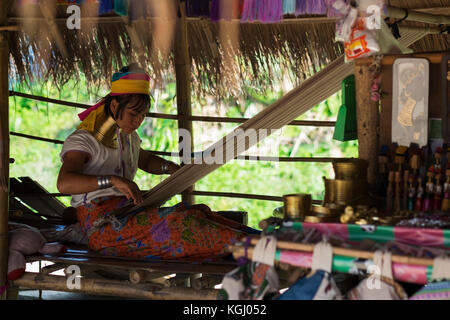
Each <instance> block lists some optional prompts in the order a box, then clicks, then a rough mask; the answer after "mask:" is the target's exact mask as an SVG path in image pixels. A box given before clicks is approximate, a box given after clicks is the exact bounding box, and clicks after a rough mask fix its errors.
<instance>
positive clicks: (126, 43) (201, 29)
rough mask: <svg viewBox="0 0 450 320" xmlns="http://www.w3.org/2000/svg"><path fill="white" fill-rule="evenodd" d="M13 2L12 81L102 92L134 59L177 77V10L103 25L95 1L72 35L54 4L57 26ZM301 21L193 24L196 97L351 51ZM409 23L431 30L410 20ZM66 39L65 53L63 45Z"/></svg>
mask: <svg viewBox="0 0 450 320" xmlns="http://www.w3.org/2000/svg"><path fill="white" fill-rule="evenodd" d="M12 2H13V5H12V6H11V9H10V11H9V14H8V17H9V19H8V22H9V24H11V25H18V26H19V30H18V31H12V32H8V34H7V36H8V40H9V46H10V52H11V72H10V75H11V76H16V77H18V79H19V80H20V81H21V82H22V83H25V84H30V83H31V82H32V81H33V80H37V81H41V80H51V81H53V82H54V84H55V85H57V86H60V85H63V84H64V83H65V82H66V81H68V79H70V78H72V77H75V78H76V77H79V76H80V75H81V74H84V75H85V76H86V79H87V81H88V82H89V83H90V84H92V85H95V86H96V87H98V85H102V84H106V85H107V84H108V83H109V79H110V77H111V72H112V71H113V70H116V69H118V68H119V67H121V66H123V65H126V64H128V63H130V62H132V61H138V62H139V63H140V64H141V65H143V66H144V67H145V68H146V69H147V70H148V71H149V73H150V74H151V75H152V77H153V80H154V81H155V84H161V83H162V82H163V79H170V78H172V79H173V77H174V58H173V57H174V53H173V49H174V41H175V40H174V39H175V36H174V26H175V21H176V20H175V19H173V18H174V17H175V16H176V13H175V11H174V13H170V14H169V15H167V16H166V17H165V18H163V19H161V18H160V17H159V18H158V17H154V16H153V17H149V18H147V19H140V20H135V21H133V22H132V23H131V24H128V23H127V19H126V18H124V17H119V16H109V17H102V19H97V8H96V7H95V6H96V5H95V4H92V3H87V4H85V5H84V6H83V7H82V25H81V30H69V29H68V28H67V26H66V19H67V17H68V16H69V15H68V14H67V13H66V8H67V7H66V6H61V5H53V9H52V16H53V17H54V20H50V19H49V18H48V17H46V16H44V15H43V12H42V11H41V9H40V8H39V6H37V5H29V6H26V10H24V8H25V7H23V6H18V4H17V1H12ZM48 2H49V3H50V2H53V1H48ZM389 4H390V5H392V6H396V7H403V8H410V9H415V8H421V9H422V8H444V11H442V12H444V13H445V14H448V10H446V11H445V8H447V9H448V8H449V7H450V0H428V1H422V0H391V1H389ZM299 18H308V17H297V18H296V19H291V20H288V19H285V20H283V22H281V23H273V24H262V23H239V22H238V21H234V22H227V23H225V22H221V23H217V22H211V21H210V20H209V19H200V18H188V19H187V26H188V41H189V44H190V56H191V64H192V69H191V70H192V73H191V75H192V84H193V90H194V93H195V94H196V95H198V96H201V95H202V94H203V93H204V92H208V93H214V94H216V95H218V96H221V97H223V96H227V95H229V94H231V95H235V94H239V93H241V92H242V91H243V90H242V89H243V87H244V86H247V87H251V88H254V89H256V90H260V89H261V90H263V89H264V88H267V87H268V86H270V85H271V84H272V82H274V80H281V79H283V78H285V77H286V75H288V76H289V78H290V80H291V81H292V82H293V83H294V84H298V83H299V82H301V81H302V80H303V79H305V78H307V77H309V76H310V75H311V74H313V73H314V72H315V71H317V70H319V69H321V68H322V67H323V66H324V65H326V64H328V63H329V62H330V61H332V60H334V59H335V58H336V57H338V56H339V55H341V54H342V53H343V47H342V45H341V44H340V43H335V42H334V29H335V22H334V21H333V20H332V19H329V18H326V17H323V18H320V17H319V18H320V19H317V17H314V18H315V19H299ZM53 22H54V24H53ZM402 25H414V26H422V25H424V24H421V23H410V22H406V21H405V22H402ZM55 30H57V31H56V32H55ZM230 30H231V32H230ZM233 30H234V31H233ZM236 31H238V32H237V33H236ZM58 33H59V34H60V36H61V39H62V43H63V48H65V49H62V48H61V45H60V46H58V45H57V44H58V43H57V41H55V39H57V34H58ZM236 35H238V36H237V37H236ZM224 39H228V40H229V41H226V42H225V41H224ZM171 40H173V41H171ZM449 48H450V36H449V35H428V36H426V37H425V38H423V39H422V40H420V41H418V42H417V43H416V44H414V45H413V47H412V49H414V50H415V51H416V52H425V51H444V50H449ZM64 50H66V52H67V55H66V56H64Z"/></svg>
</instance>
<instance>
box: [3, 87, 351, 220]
mask: <svg viewBox="0 0 450 320" xmlns="http://www.w3.org/2000/svg"><path fill="white" fill-rule="evenodd" d="M81 80H82V81H81V82H79V83H76V82H74V81H71V82H69V83H67V85H66V86H65V88H63V90H58V89H56V88H53V87H51V86H50V85H49V84H46V87H45V88H44V87H41V88H33V91H32V92H30V91H28V93H31V94H35V95H40V96H46V97H51V98H56V99H61V100H66V101H72V102H88V103H87V104H88V105H91V104H94V103H95V102H96V101H98V99H99V98H100V97H102V96H103V95H104V94H106V93H107V92H106V91H105V90H104V89H102V88H99V89H98V91H97V92H96V93H95V94H94V95H93V96H89V94H88V92H87V90H86V89H85V86H83V83H84V82H83V79H81ZM13 90H17V91H21V92H27V91H26V89H24V88H13ZM91 91H92V88H91ZM175 94H176V90H175V83H169V84H167V86H166V87H165V88H164V90H163V91H162V92H156V93H155V94H154V100H155V101H156V104H153V105H152V107H151V110H150V111H151V112H158V113H167V114H176V96H175ZM282 95H283V92H282V91H281V90H279V91H277V92H275V91H271V92H267V93H266V94H260V93H257V92H255V91H252V90H250V89H249V95H248V96H249V98H247V99H244V98H240V99H235V100H229V101H225V102H223V103H222V104H220V105H218V104H217V102H216V101H214V100H213V99H212V98H211V97H202V98H198V99H196V100H194V101H193V106H192V108H193V114H196V115H208V116H211V115H215V116H223V117H237V118H239V117H248V118H250V117H252V116H254V115H255V114H256V113H258V112H260V111H261V110H263V109H264V107H266V106H268V105H270V104H271V103H273V102H274V101H276V100H277V99H279V98H280V97H281V96H282ZM340 99H341V97H340V94H339V93H338V94H336V95H334V96H332V97H330V98H329V99H328V100H326V101H324V102H323V103H321V104H319V105H318V106H316V107H314V108H313V109H311V110H310V111H308V112H307V113H305V114H304V115H302V116H301V117H299V120H305V119H309V120H335V118H336V115H337V113H338V109H339V107H340V104H341V103H340ZM81 111H82V110H81V109H76V108H71V107H64V106H60V105H54V104H51V103H41V102H37V101H33V100H29V99H25V98H20V97H11V98H10V130H11V131H13V132H18V133H25V134H30V135H35V136H40V137H47V138H50V139H57V140H61V141H63V140H64V139H65V138H66V137H67V136H68V135H69V134H70V133H71V132H73V131H74V130H75V129H76V126H77V125H78V124H79V120H78V117H77V114H78V113H79V112H81ZM236 126H237V124H230V123H225V124H224V123H222V124H221V123H205V122H195V123H194V143H195V145H194V151H197V152H198V151H202V150H205V149H206V148H207V147H208V146H209V145H210V144H211V143H213V142H215V141H217V140H218V139H219V138H221V137H223V136H225V135H226V134H227V133H229V132H230V131H231V130H233V129H234V128H235V127H236ZM177 130H178V126H177V122H176V121H173V120H168V119H155V118H147V119H146V120H145V121H144V123H143V124H142V126H141V127H140V128H139V130H138V133H139V135H140V137H141V139H142V147H143V148H144V149H148V150H158V151H167V152H177V151H178V135H177ZM333 130H334V128H314V127H295V126H286V127H284V128H283V129H282V130H280V131H278V132H276V133H274V134H273V135H271V136H270V137H268V138H266V139H265V140H264V141H262V142H261V143H259V144H258V146H257V147H255V148H252V149H250V150H249V151H248V152H246V153H245V154H247V155H264V156H275V157H276V156H279V157H356V156H357V142H356V141H349V142H344V143H342V142H339V141H334V140H332V136H333ZM60 150H61V144H52V143H48V142H41V141H36V140H30V139H25V138H21V137H16V136H11V156H12V157H13V158H15V160H16V162H15V163H14V164H12V165H11V177H21V176H30V177H31V178H32V179H34V180H36V181H38V182H39V183H40V184H41V185H43V186H44V187H45V188H46V189H47V190H49V192H58V191H57V189H56V179H57V175H58V171H59V168H60V165H61V162H60V159H59V152H60ZM167 159H170V160H173V161H178V159H176V158H170V157H167ZM332 174H333V173H332V168H331V164H329V163H307V162H304V163H294V162H256V161H244V160H234V161H232V162H230V163H228V164H226V165H224V166H222V167H221V168H219V169H218V170H216V171H214V172H213V173H211V174H209V175H208V176H206V177H204V178H203V179H201V180H200V181H199V182H198V183H197V184H196V185H195V189H196V190H202V191H217V192H236V193H249V194H255V195H257V194H260V195H269V196H278V197H279V196H282V195H283V194H288V193H300V192H301V193H310V194H312V196H313V198H314V199H322V197H323V191H324V187H323V181H322V176H327V177H332ZM164 178H166V176H159V175H149V174H147V173H144V172H142V171H138V173H137V176H136V179H135V181H136V182H137V184H138V185H139V186H140V188H141V189H142V190H148V189H150V188H152V187H154V186H156V185H157V184H158V183H160V182H161V181H163V180H164ZM60 200H61V201H63V202H64V203H65V204H66V205H69V203H70V199H69V198H67V197H65V198H61V199H60ZM179 201H181V196H179V195H177V196H175V197H173V198H172V199H169V201H167V202H166V204H165V205H174V204H176V203H178V202H179ZM196 201H197V203H205V204H207V205H208V206H210V207H211V209H213V210H217V211H218V210H238V211H247V212H248V213H249V226H251V227H257V225H258V222H259V221H260V220H261V219H263V218H266V217H268V216H271V215H272V211H273V210H274V209H275V208H276V207H279V206H281V205H282V203H281V202H273V201H261V200H249V199H238V198H225V197H204V196H198V197H196Z"/></svg>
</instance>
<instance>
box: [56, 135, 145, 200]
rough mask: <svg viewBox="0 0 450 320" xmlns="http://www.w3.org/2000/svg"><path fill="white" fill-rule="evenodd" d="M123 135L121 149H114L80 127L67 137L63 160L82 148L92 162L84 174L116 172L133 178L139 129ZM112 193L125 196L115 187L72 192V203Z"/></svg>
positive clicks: (61, 155) (109, 173)
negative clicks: (67, 154) (68, 153)
mask: <svg viewBox="0 0 450 320" xmlns="http://www.w3.org/2000/svg"><path fill="white" fill-rule="evenodd" d="M120 135H121V136H122V142H123V143H122V144H119V147H118V148H117V149H112V148H108V147H106V146H104V145H103V144H101V143H100V142H99V141H97V140H96V139H95V138H94V136H92V135H91V133H89V131H86V130H76V131H74V132H73V133H72V134H71V135H70V136H69V137H67V139H66V141H65V142H64V144H63V147H62V150H61V153H60V157H61V162H63V161H64V156H65V154H66V153H67V152H69V151H81V152H85V153H87V154H88V155H89V156H90V159H89V161H88V162H87V163H85V164H84V167H83V171H82V173H83V174H87V175H116V176H122V177H125V178H127V179H129V180H133V179H134V176H135V175H136V171H137V169H138V161H139V150H140V146H141V139H140V138H139V135H138V134H137V133H136V132H133V133H132V134H130V135H127V134H125V133H123V132H121V133H120ZM121 149H122V152H121ZM112 195H119V196H121V195H123V193H122V192H120V191H119V190H118V189H116V188H114V187H111V188H108V189H101V190H95V191H92V192H89V193H86V194H76V195H72V200H71V205H72V206H73V207H78V206H81V205H83V204H85V203H89V202H90V201H91V200H92V199H95V198H98V197H103V196H112Z"/></svg>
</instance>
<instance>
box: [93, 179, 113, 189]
mask: <svg viewBox="0 0 450 320" xmlns="http://www.w3.org/2000/svg"><path fill="white" fill-rule="evenodd" d="M97 184H98V188H99V189H107V188H110V187H112V183H111V177H110V176H98V177H97Z"/></svg>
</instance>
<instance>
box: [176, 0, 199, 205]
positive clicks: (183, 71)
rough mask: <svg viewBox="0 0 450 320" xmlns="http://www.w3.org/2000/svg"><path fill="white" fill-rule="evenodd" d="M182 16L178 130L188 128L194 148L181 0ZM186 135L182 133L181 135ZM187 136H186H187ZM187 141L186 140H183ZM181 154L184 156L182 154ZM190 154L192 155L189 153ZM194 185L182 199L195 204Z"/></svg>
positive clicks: (179, 27) (178, 36)
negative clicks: (189, 118)
mask: <svg viewBox="0 0 450 320" xmlns="http://www.w3.org/2000/svg"><path fill="white" fill-rule="evenodd" d="M179 8H180V14H181V16H180V17H179V19H177V25H176V29H177V30H176V37H175V73H176V86H177V109H178V115H180V118H179V120H178V130H186V131H187V132H189V133H190V140H191V141H190V144H191V146H190V150H191V152H193V150H194V139H193V136H192V134H193V130H192V121H190V120H188V117H190V116H192V109H191V59H190V56H189V43H188V34H187V23H186V15H185V7H184V2H182V3H180V2H179ZM181 136H183V137H185V136H184V135H180V137H181ZM185 138H186V137H185ZM180 139H181V138H180ZM179 142H180V140H179ZM183 143H186V141H183ZM180 156H183V155H181V154H180ZM189 156H190V155H189ZM192 191H194V186H190V187H189V188H188V189H187V190H185V192H183V193H182V200H183V201H186V202H187V203H189V204H194V201H195V197H194V195H192V194H187V192H189V193H192Z"/></svg>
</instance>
